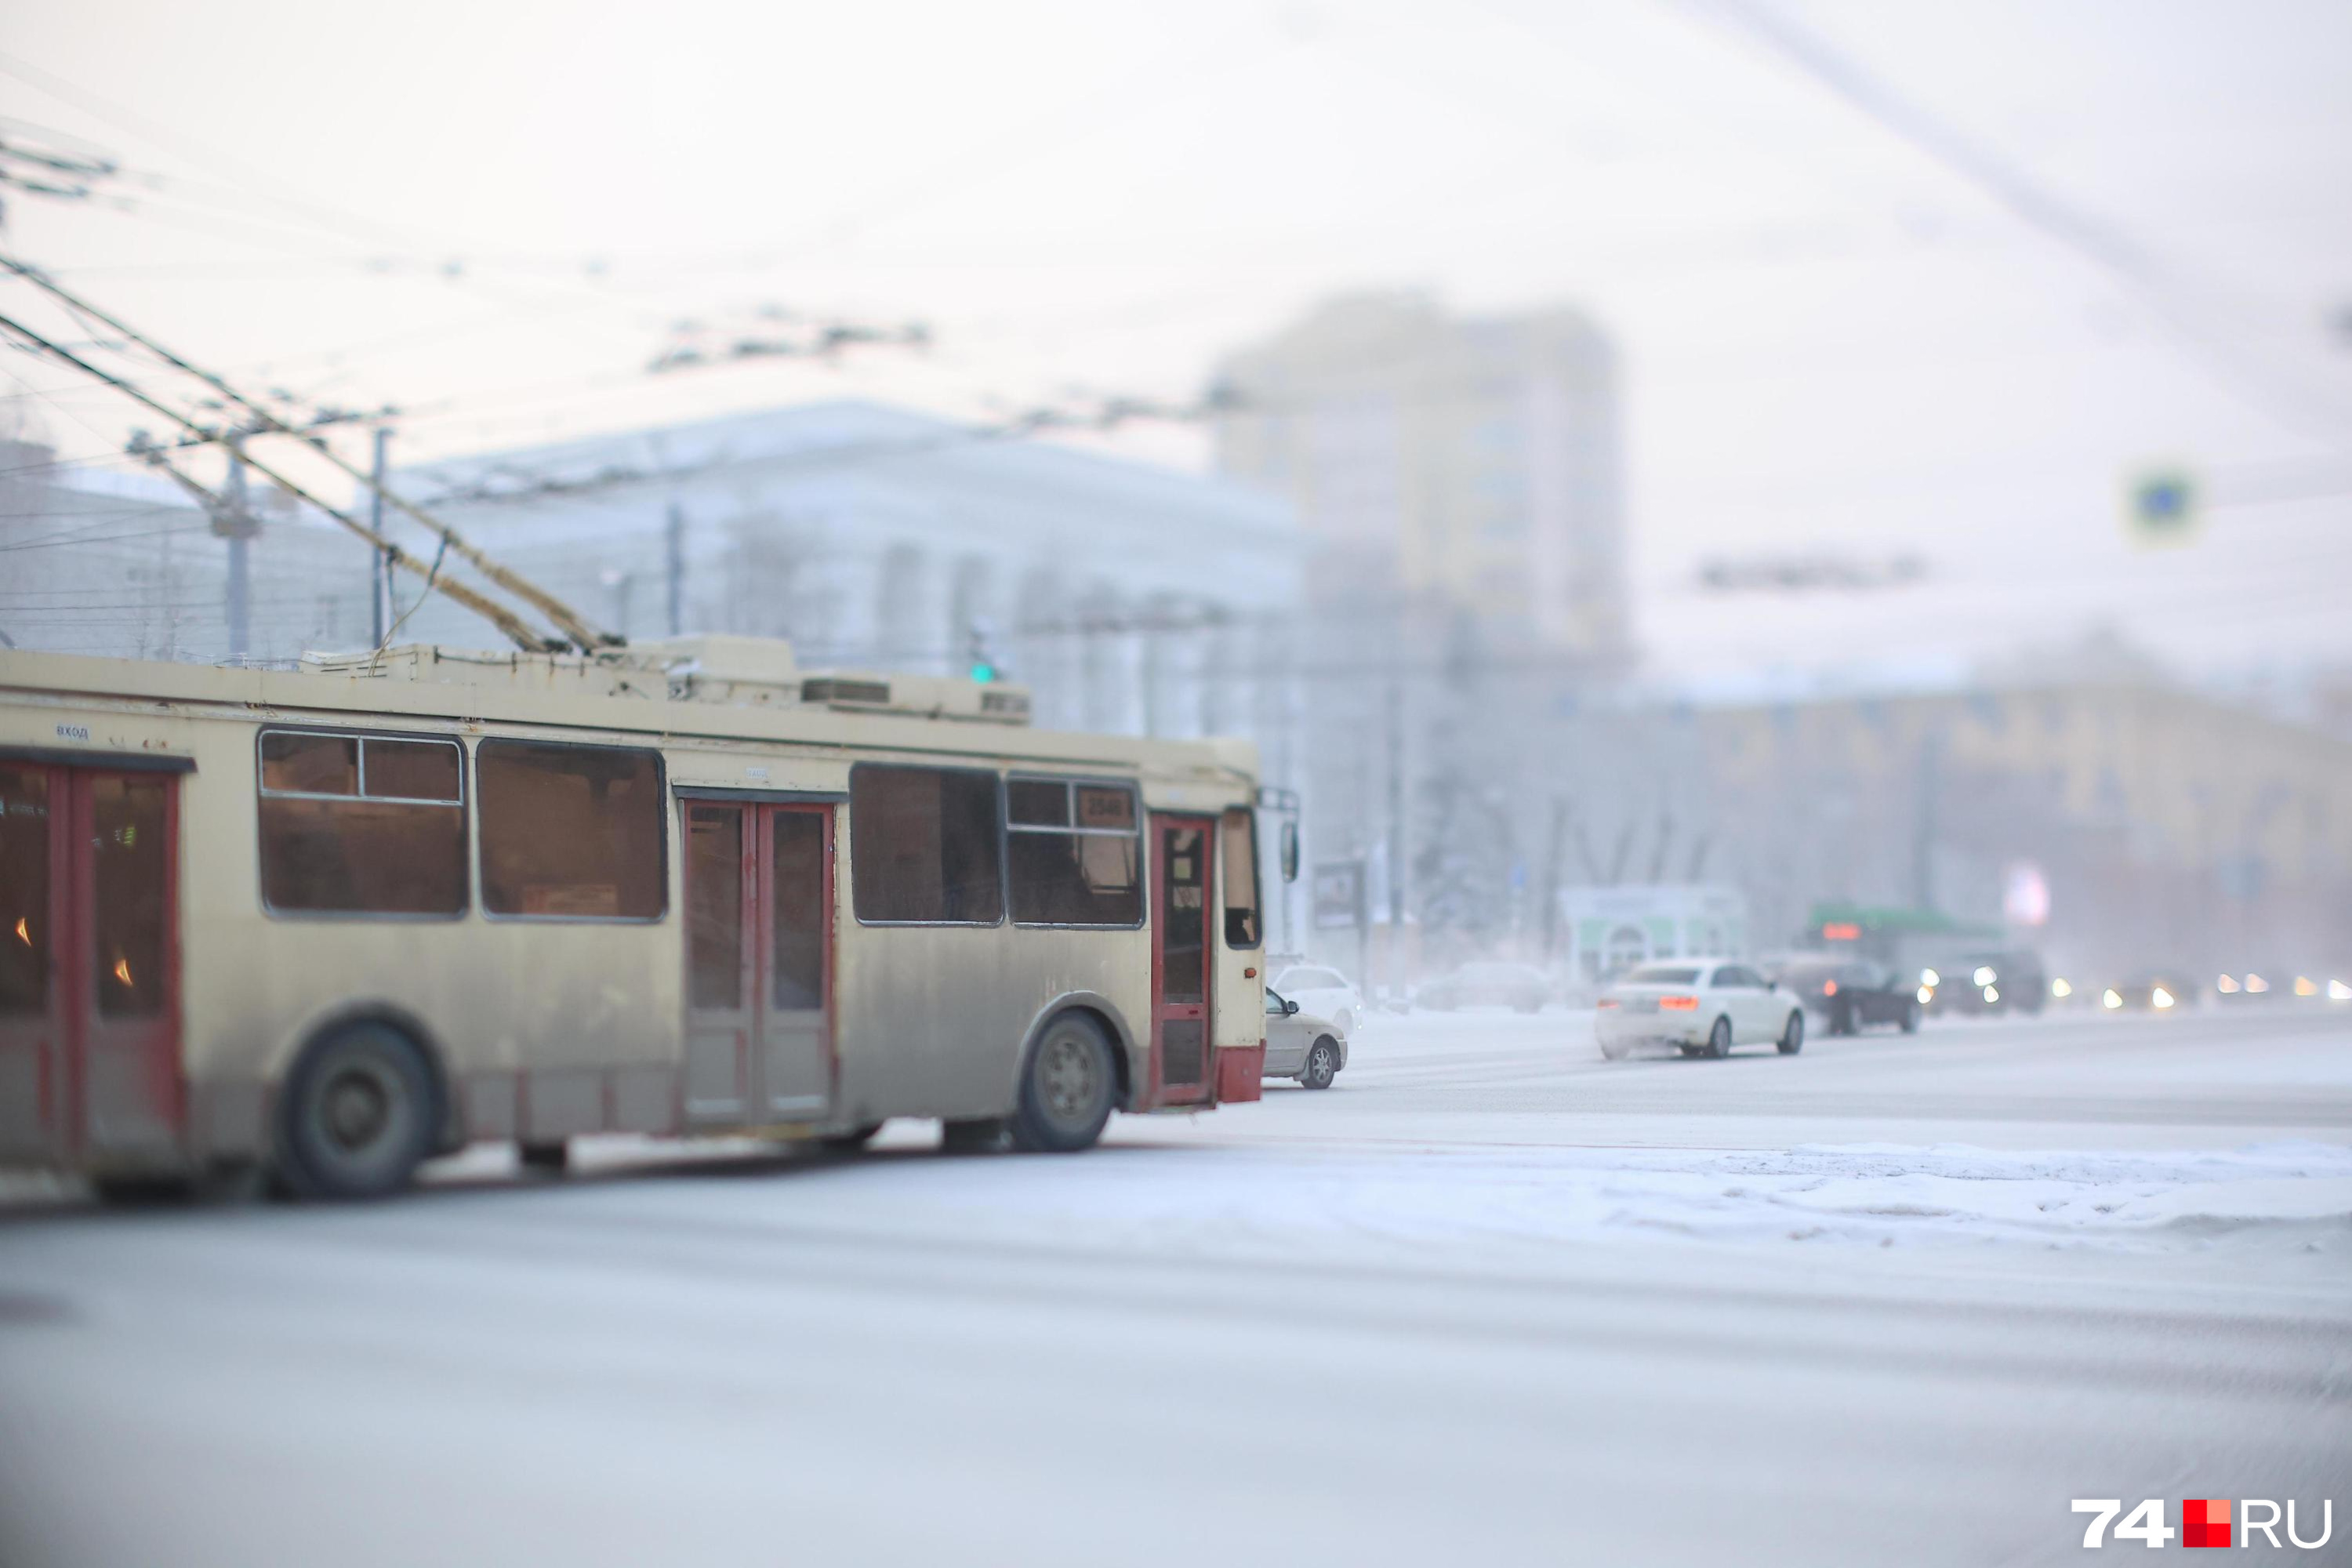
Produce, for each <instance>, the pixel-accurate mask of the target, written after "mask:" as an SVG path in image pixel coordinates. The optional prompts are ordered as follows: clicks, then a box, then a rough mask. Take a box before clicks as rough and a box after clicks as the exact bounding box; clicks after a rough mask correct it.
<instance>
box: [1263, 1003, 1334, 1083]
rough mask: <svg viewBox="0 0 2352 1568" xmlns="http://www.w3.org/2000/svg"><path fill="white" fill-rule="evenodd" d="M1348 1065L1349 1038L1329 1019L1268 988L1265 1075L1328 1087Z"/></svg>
mask: <svg viewBox="0 0 2352 1568" xmlns="http://www.w3.org/2000/svg"><path fill="white" fill-rule="evenodd" d="M1347 1065H1348V1037H1347V1035H1346V1034H1345V1033H1343V1032H1342V1031H1341V1030H1340V1028H1339V1026H1338V1025H1337V1024H1335V1023H1333V1022H1332V1021H1331V1020H1330V1019H1328V1018H1326V1017H1323V1016H1320V1015H1318V1014H1315V1013H1310V1012H1308V1011H1307V1009H1306V1008H1304V1007H1301V1006H1300V1005H1298V1004H1297V1002H1294V1001H1292V1000H1290V999H1289V998H1288V997H1286V996H1285V995H1283V994H1282V993H1281V992H1279V991H1276V989H1275V988H1274V987H1273V986H1271V985H1269V986H1267V987H1266V988H1265V1076H1266V1077H1268V1078H1295V1079H1297V1080H1298V1081H1299V1082H1300V1083H1303V1084H1305V1085H1306V1086H1307V1088H1309V1089H1328V1088H1330V1087H1331V1080H1332V1079H1335V1078H1337V1077H1339V1069H1340V1068H1344V1067H1346V1066H1347Z"/></svg>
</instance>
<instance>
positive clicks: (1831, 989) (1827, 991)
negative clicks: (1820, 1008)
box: [1822, 980, 1837, 996]
mask: <svg viewBox="0 0 2352 1568" xmlns="http://www.w3.org/2000/svg"><path fill="white" fill-rule="evenodd" d="M1836 994H1837V982H1836V981H1834V980H1824V981H1822V995H1824V996H1834V995H1836Z"/></svg>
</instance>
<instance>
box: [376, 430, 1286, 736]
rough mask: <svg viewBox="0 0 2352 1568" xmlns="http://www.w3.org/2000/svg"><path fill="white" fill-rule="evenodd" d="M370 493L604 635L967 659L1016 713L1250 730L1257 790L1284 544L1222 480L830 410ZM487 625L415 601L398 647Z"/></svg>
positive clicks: (1193, 731) (444, 606) (894, 659)
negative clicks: (1022, 705)
mask: <svg viewBox="0 0 2352 1568" xmlns="http://www.w3.org/2000/svg"><path fill="white" fill-rule="evenodd" d="M395 488H396V489H399V490H400V491H401V492H402V493H403V494H404V495H406V496H408V497H410V498H411V499H413V500H416V501H418V502H419V503H420V504H422V505H424V506H425V507H426V508H427V510H431V511H432V512H433V513H434V514H435V515H436V516H438V517H441V518H443V519H444V520H446V521H448V522H449V523H451V524H452V525H454V526H455V527H457V529H458V530H459V531H461V532H462V533H464V534H465V536H466V537H467V538H468V539H470V540H472V541H473V542H476V543H478V544H479V545H481V546H482V547H483V548H484V549H486V550H488V552H490V554H491V555H492V556H493V557H494V558H496V559H498V560H499V561H502V562H504V563H507V564H509V565H510V566H512V567H514V568H515V569H517V570H518V571H520V572H521V573H523V574H525V575H526V576H528V577H530V579H531V580H532V581H533V582H535V583H538V584H541V586H543V587H545V588H547V589H548V590H550V591H551V592H552V593H554V594H555V595H557V596H559V597H561V598H562V599H564V600H566V601H568V602H570V603H571V604H572V605H574V606H575V607H577V608H578V609H579V610H581V611H582V612H583V614H585V615H588V616H592V617H593V618H594V619H596V620H597V621H599V622H600V623H602V624H603V625H604V626H609V627H611V628H613V629H614V630H617V631H620V632H621V633H623V634H624V635H625V636H629V637H662V636H667V635H669V634H671V633H673V632H698V631H718V632H737V633H743V634H748V635H753V636H763V637H789V638H790V639H792V641H793V645H794V648H795V653H796V655H797V657H798V658H799V659H800V662H801V663H802V664H803V666H805V667H809V668H822V667H824V666H827V665H834V666H844V667H851V668H874V669H889V670H905V671H917V672H929V673H961V672H963V671H965V670H967V669H968V668H971V666H972V665H973V664H975V663H985V664H987V665H989V666H990V667H992V669H993V670H994V671H995V672H997V673H998V674H999V675H1000V676H1001V677H1003V679H1014V680H1019V681H1021V682H1023V683H1024V684H1026V685H1028V686H1029V687H1030V688H1031V689H1032V690H1033V692H1034V699H1035V702H1036V709H1035V712H1036V717H1037V722H1038V723H1039V724H1041V725H1044V726H1047V727H1052V728H1064V729H1090V730H1101V731H1123V732H1132V733H1150V734H1158V735H1172V736H1182V735H1200V734H1207V733H1216V734H1236V735H1244V736H1249V737H1252V738H1255V739H1256V740H1258V741H1259V742H1260V744H1261V746H1262V747H1263V748H1264V750H1265V755H1266V763H1267V767H1268V770H1269V774H1270V775H1271V776H1273V777H1275V778H1276V782H1280V779H1279V774H1280V769H1281V767H1282V764H1283V762H1284V746H1285V744H1286V741H1287V738H1288V733H1289V732H1288V729H1287V716H1288V713H1289V704H1290V702H1291V697H1290V693H1289V691H1288V689H1287V687H1286V684H1285V679H1284V677H1283V674H1282V672H1283V671H1284V670H1285V668H1286V665H1287V660H1288V652H1287V649H1288V638H1289V637H1290V635H1291V631H1292V622H1293V620H1294V617H1295V616H1296V613H1297V604H1298V594H1299V584H1300V577H1301V573H1302V565H1303V562H1302V542H1301V540H1300V537H1299V532H1298V530H1297V525H1296V523H1295V522H1294V521H1293V519H1292V516H1291V513H1290V510H1289V509H1288V508H1287V507H1286V505H1285V504H1283V503H1282V502H1281V501H1280V500H1274V499H1270V498H1267V497H1265V496H1263V495H1260V494H1257V493H1255V492H1253V491H1250V490H1247V489H1243V488H1242V487H1239V486H1236V485H1232V484H1227V483H1223V482H1221V481H1217V480H1213V479H1199V478H1194V477H1192V476H1189V475H1185V474H1181V473H1178V472H1174V471H1172V470H1169V469H1163V468H1154V467H1150V466H1147V465H1143V464H1139V463H1133V462H1128V461H1122V460H1118V459H1115V458H1106V457H1100V456H1097V455H1094V454H1091V453H1086V452H1080V451H1076V450H1073V449H1071V448H1068V447H1057V446H1054V445H1051V444H1049V443H1045V442H1038V441H1024V440H1014V439H1007V438H1003V437H990V436H986V435H983V434H981V433H977V432H975V431H973V430H972V429H971V428H970V427H968V426H960V425H956V424H953V423H950V422H948V421H945V420H940V419H936V418H933V417H931V416H928V415H923V414H918V413H915V412H912V411H909V410H906V409H899V408H891V407H885V406H881V405H874V404H868V403H855V402H844V403H833V404H824V405H813V406H807V407H798V408H782V409H774V410H769V411H765V412H761V413H756V414H746V415H740V416H730V417H726V418H719V419H711V420H705V421H701V422H698V423H694V424H688V425H678V426H665V427H662V428H659V429H648V430H638V431H630V432H625V433H622V434H617V435H612V436H603V437H591V438H588V439H584V440H579V441H572V442H566V443H563V444H561V445H555V446H543V447H525V448H516V449H510V450H505V451H498V452H487V453H480V454H476V455H474V456H470V457H467V458H460V459H456V460H451V461H446V462H436V463H429V464H425V465H421V466H418V467H415V468H403V469H401V470H399V471H398V473H397V474H396V476H395ZM401 536H402V538H403V540H404V542H406V543H407V544H409V546H410V547H411V548H413V549H415V550H416V551H417V552H419V553H420V554H430V553H431V551H432V544H433V542H432V540H431V539H430V537H429V536H427V535H425V532H424V531H423V530H421V529H417V528H415V527H413V526H410V525H402V534H401ZM461 575H462V574H461ZM486 630H487V628H485V627H483V626H481V625H480V624H479V623H478V622H476V621H474V620H473V619H472V617H471V616H468V615H467V612H466V611H464V610H463V609H461V608H459V607H458V606H457V605H454V604H451V603H449V602H447V601H446V600H442V599H438V598H436V599H432V600H428V601H426V602H425V604H424V605H421V606H420V607H419V608H418V609H417V610H416V611H415V614H414V615H413V616H411V617H410V618H409V619H408V621H407V622H406V623H405V624H404V626H403V627H402V629H401V632H400V639H401V640H403V641H439V642H475V641H479V640H480V638H481V637H483V636H484V635H485V632H486Z"/></svg>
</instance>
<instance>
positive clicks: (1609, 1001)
mask: <svg viewBox="0 0 2352 1568" xmlns="http://www.w3.org/2000/svg"><path fill="white" fill-rule="evenodd" d="M1593 1005H1594V1006H1596V1007H1614V1006H1615V1005H1617V998H1615V997H1614V996H1603V997H1602V998H1601V1000H1600V1001H1598V1002H1595V1003H1594V1004H1593Z"/></svg>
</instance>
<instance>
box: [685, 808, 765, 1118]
mask: <svg viewBox="0 0 2352 1568" xmlns="http://www.w3.org/2000/svg"><path fill="white" fill-rule="evenodd" d="M756 827H757V819H756V818H755V817H753V816H751V812H750V811H749V809H748V808H746V807H744V806H741V805H733V804H721V803H717V802H709V801H689V802H688V803H686V1084H685V1098H686V1120H687V1121H688V1123H689V1124H692V1123H697V1122H705V1123H708V1122H726V1123H740V1122H742V1121H749V1120H751V1117H750V1110H751V1047H752V1042H753V1040H754V1038H755V1037H756V1036H757V1032H758V1022H757V1006H756V1000H757V999H756V997H755V996H754V994H753V991H752V982H751V975H752V968H753V964H752V958H753V953H754V949H753V947H752V945H751V944H752V939H753V936H754V934H755V932H756V931H757V930H758V924H759V922H758V919H757V913H756V906H755V905H754V904H753V902H752V892H753V889H754V888H755V886H756V885H757V877H758V873H757V868H756V866H755V864H754V862H753V858H752V857H753V852H754V850H755V849H756V847H757V845H756V842H755V840H756V838H757V832H756Z"/></svg>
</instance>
